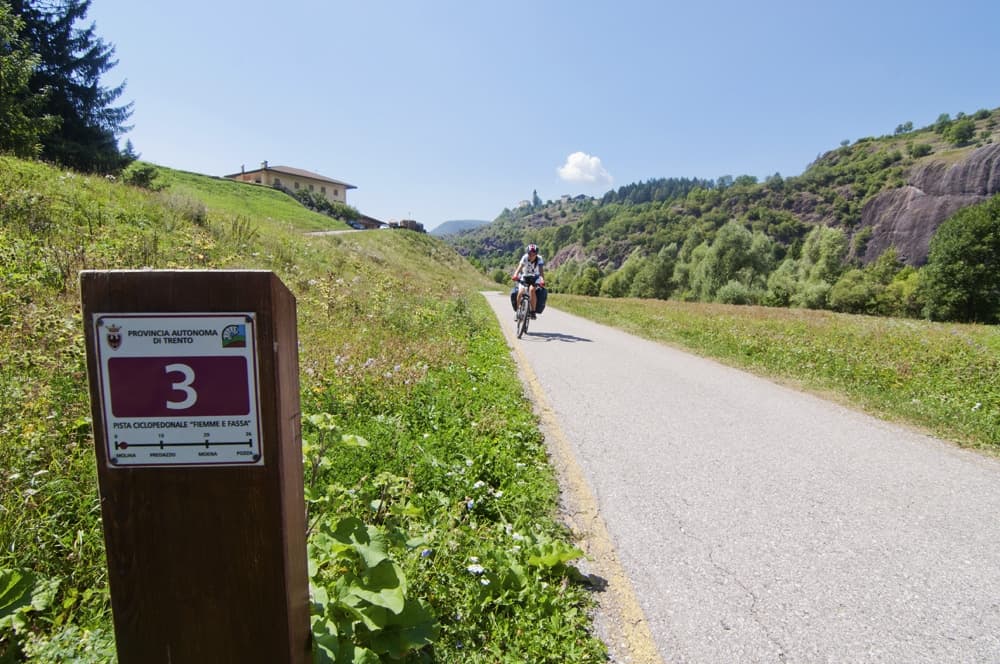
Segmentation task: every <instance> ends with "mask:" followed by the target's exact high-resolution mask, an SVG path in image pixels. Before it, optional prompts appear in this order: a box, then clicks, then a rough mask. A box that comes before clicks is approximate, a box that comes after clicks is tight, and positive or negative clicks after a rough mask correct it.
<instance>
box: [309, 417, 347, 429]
mask: <svg viewBox="0 0 1000 664" xmlns="http://www.w3.org/2000/svg"><path fill="white" fill-rule="evenodd" d="M306 422H308V423H309V424H311V425H313V426H314V427H316V428H317V429H319V430H320V431H336V430H337V429H339V428H340V427H338V426H337V420H336V418H334V416H333V415H331V414H330V413H314V414H312V415H307V416H306Z"/></svg>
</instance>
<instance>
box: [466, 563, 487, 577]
mask: <svg viewBox="0 0 1000 664" xmlns="http://www.w3.org/2000/svg"><path fill="white" fill-rule="evenodd" d="M465 569H467V570H469V572H470V573H471V574H477V575H478V574H482V573H483V572H485V571H486V568H485V567H483V566H482V565H478V564H476V565H469V566H468V567H466V568H465Z"/></svg>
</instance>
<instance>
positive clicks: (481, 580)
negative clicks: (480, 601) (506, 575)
mask: <svg viewBox="0 0 1000 664" xmlns="http://www.w3.org/2000/svg"><path fill="white" fill-rule="evenodd" d="M479 583H481V584H483V585H484V586H488V585H490V580H489V579H485V578H484V579H479Z"/></svg>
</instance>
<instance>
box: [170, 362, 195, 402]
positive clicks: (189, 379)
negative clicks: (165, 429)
mask: <svg viewBox="0 0 1000 664" xmlns="http://www.w3.org/2000/svg"><path fill="white" fill-rule="evenodd" d="M164 371H166V372H167V373H168V374H170V373H175V372H176V373H179V374H182V375H183V376H184V380H182V381H181V382H179V383H173V384H171V385H170V387H171V388H173V389H174V390H176V391H178V392H183V393H184V394H185V395H187V396H186V397H185V398H184V401H167V408H169V409H170V410H184V409H185V408H190V407H191V406H193V405H194V404H195V402H196V401H198V393H197V392H195V391H194V388H193V387H191V383H193V382H194V369H192V368H191V367H189V366H188V365H186V364H179V363H178V364H168V365H167V366H166V367H164Z"/></svg>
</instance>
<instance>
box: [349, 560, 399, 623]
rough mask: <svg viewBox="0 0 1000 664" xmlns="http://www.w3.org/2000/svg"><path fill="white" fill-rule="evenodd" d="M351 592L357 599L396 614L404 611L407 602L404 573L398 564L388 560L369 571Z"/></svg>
mask: <svg viewBox="0 0 1000 664" xmlns="http://www.w3.org/2000/svg"><path fill="white" fill-rule="evenodd" d="M350 590H351V593H352V594H353V595H355V596H356V597H359V598H361V599H363V600H365V601H366V602H368V603H370V604H374V605H375V606H381V607H384V608H386V609H389V610H390V611H392V612H393V613H396V614H398V613H400V612H401V611H402V610H403V606H404V604H405V602H406V598H405V594H406V580H405V578H404V577H403V572H402V570H400V569H399V567H398V566H397V565H396V563H394V562H392V561H391V560H388V559H386V560H383V561H382V562H380V563H379V564H378V565H376V566H375V567H374V568H372V569H370V570H368V572H367V573H366V574H364V575H363V576H362V577H361V578H360V579H358V583H357V584H355V585H354V586H352V587H351V589H350Z"/></svg>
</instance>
